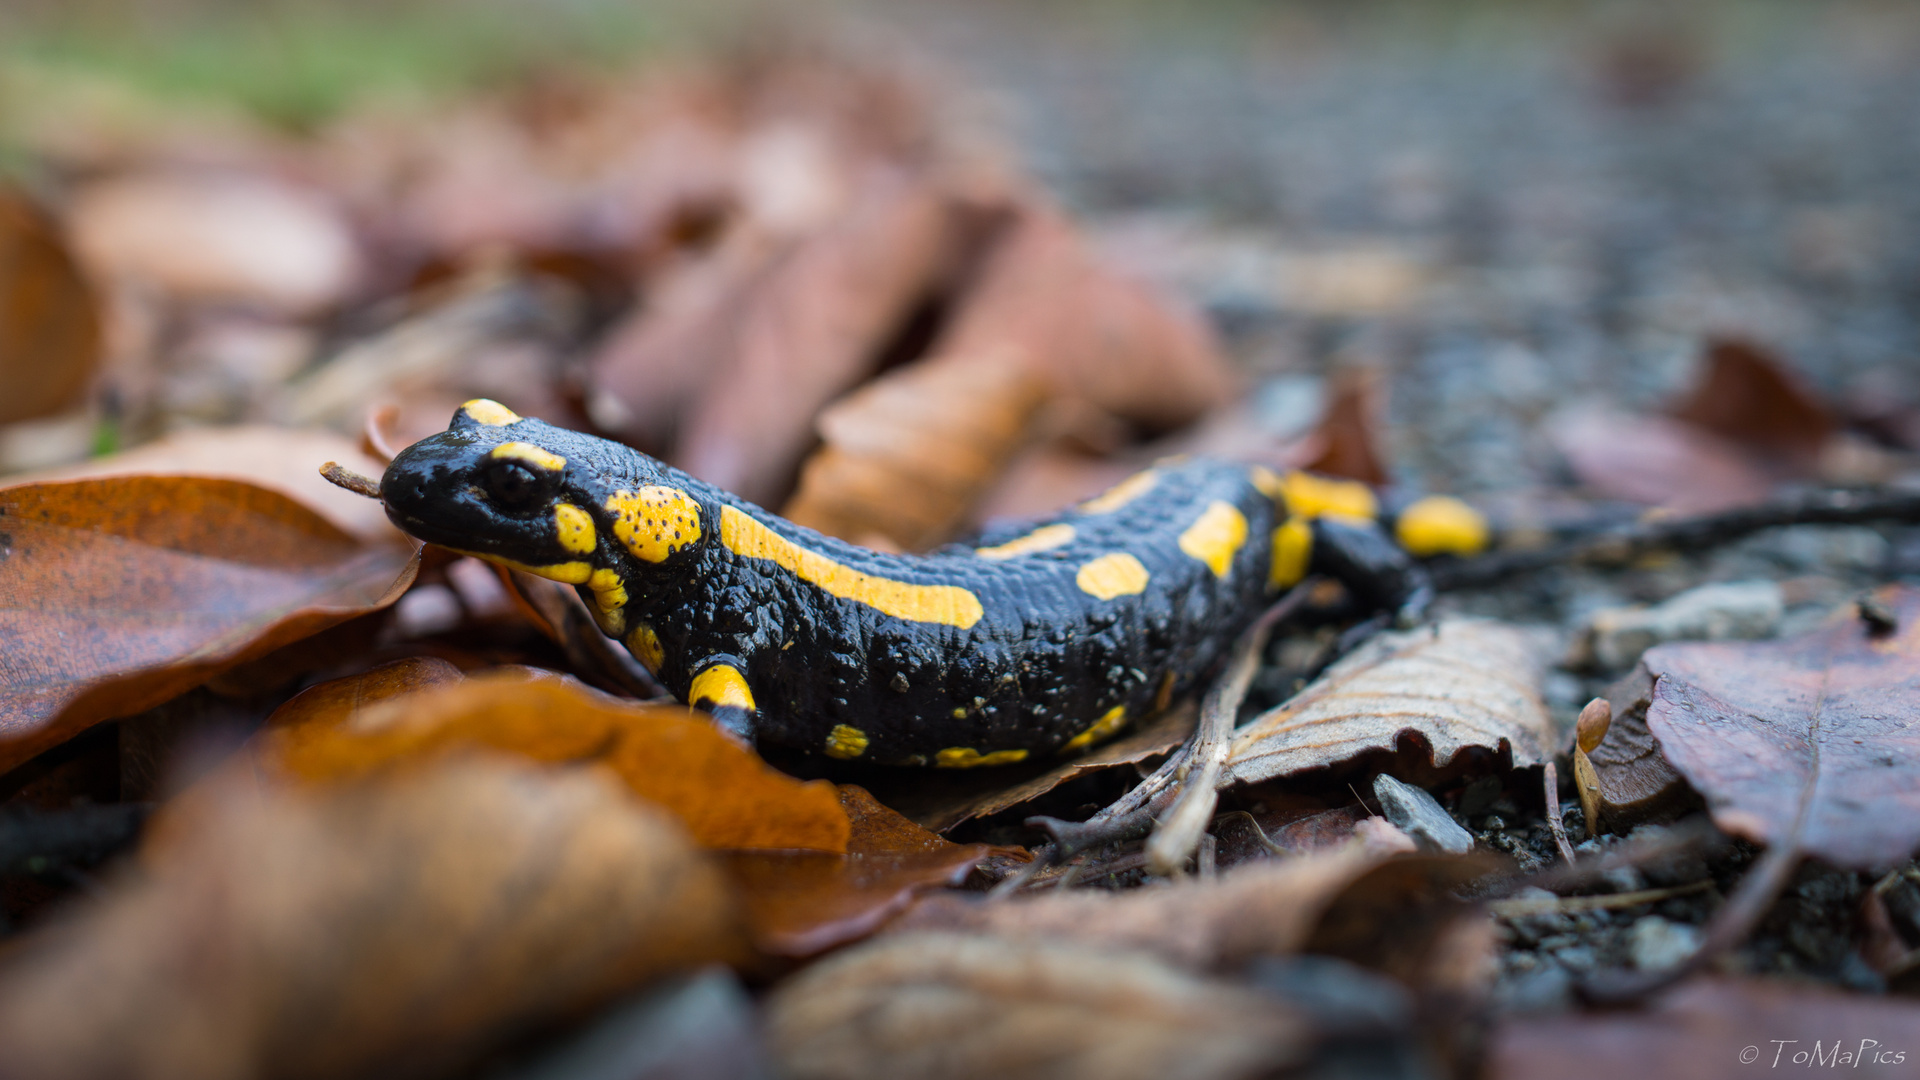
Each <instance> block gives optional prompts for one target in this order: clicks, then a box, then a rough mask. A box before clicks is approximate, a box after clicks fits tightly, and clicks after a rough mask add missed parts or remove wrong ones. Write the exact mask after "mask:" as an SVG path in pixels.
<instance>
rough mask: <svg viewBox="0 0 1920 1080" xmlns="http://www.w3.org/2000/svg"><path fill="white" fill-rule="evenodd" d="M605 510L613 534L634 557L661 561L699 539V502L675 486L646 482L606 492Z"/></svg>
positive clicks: (649, 560)
mask: <svg viewBox="0 0 1920 1080" xmlns="http://www.w3.org/2000/svg"><path fill="white" fill-rule="evenodd" d="M607 512H608V513H610V514H612V515H613V535H615V536H617V537H619V538H620V542H621V543H622V544H624V545H626V548H627V550H628V551H631V552H633V557H634V558H636V559H645V560H646V561H648V562H665V561H666V560H667V557H668V556H670V555H672V554H673V553H674V552H676V551H679V550H680V549H681V548H683V547H691V546H692V545H693V544H694V543H696V542H697V541H698V540H699V539H700V504H699V503H697V502H694V501H693V496H691V495H689V494H687V493H686V492H684V491H681V490H680V489H679V488H675V487H661V486H659V485H658V484H649V485H647V486H646V487H643V488H641V489H640V490H639V491H637V492H635V491H616V492H614V493H613V494H612V495H609V496H607Z"/></svg>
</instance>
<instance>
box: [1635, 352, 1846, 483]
mask: <svg viewBox="0 0 1920 1080" xmlns="http://www.w3.org/2000/svg"><path fill="white" fill-rule="evenodd" d="M1673 415H1674V416H1676V417H1678V418H1680V419H1681V420H1685V421H1686V422H1688V423H1690V424H1692V425H1694V426H1695V427H1697V428H1700V429H1701V430H1703V431H1708V432H1711V433H1713V434H1715V435H1718V436H1720V437H1721V438H1723V439H1726V440H1728V441H1730V442H1733V443H1736V444H1738V445H1740V446H1742V447H1745V448H1747V449H1748V450H1749V451H1752V452H1753V453H1755V454H1757V455H1759V456H1760V457H1761V458H1762V459H1763V460H1764V461H1765V462H1766V463H1767V464H1769V465H1772V466H1774V467H1775V468H1778V469H1780V470H1782V471H1785V472H1789V473H1797V474H1804V473H1808V472H1811V471H1812V470H1813V468H1814V467H1815V465H1816V464H1817V463H1818V462H1819V460H1820V452H1821V451H1822V450H1823V449H1825V448H1826V445H1827V440H1829V439H1831V438H1832V437H1833V433H1834V429H1835V424H1834V419H1833V413H1832V410H1831V409H1829V408H1828V407H1827V405H1826V403H1825V402H1823V401H1821V400H1820V399H1819V398H1817V397H1815V396H1814V395H1813V393H1812V392H1811V391H1810V390H1808V389H1807V388H1806V387H1804V386H1802V385H1801V384H1800V381H1799V379H1798V378H1796V377H1795V376H1794V375H1793V373H1792V372H1791V371H1789V370H1788V368H1787V367H1786V365H1785V364H1784V363H1782V362H1781V361H1780V359H1779V358H1777V357H1775V356H1772V355H1770V354H1769V353H1768V352H1767V351H1766V350H1764V349H1762V348H1761V347H1760V346H1758V345H1756V344H1754V343H1752V342H1749V341H1739V340H1734V339H1726V338H1723V339H1720V340H1717V341H1713V342H1710V343H1708V345H1707V356H1706V371H1705V372H1704V373H1703V374H1702V375H1701V377H1700V381H1699V383H1698V384H1697V385H1696V386H1694V388H1693V392H1692V393H1690V394H1688V395H1687V399H1686V400H1685V401H1683V402H1681V403H1680V404H1679V405H1678V406H1676V407H1675V408H1674V410H1673Z"/></svg>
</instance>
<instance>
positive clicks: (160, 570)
mask: <svg viewBox="0 0 1920 1080" xmlns="http://www.w3.org/2000/svg"><path fill="white" fill-rule="evenodd" d="M417 567H418V554H417V553H416V552H414V551H412V550H411V549H409V548H408V547H407V546H406V545H404V544H398V543H395V544H366V543H361V542H358V541H356V540H354V539H353V538H352V537H351V536H348V535H347V534H346V533H343V532H341V531H340V530H339V529H337V528H335V527H334V526H333V525H331V524H329V523H328V522H327V521H326V520H325V519H323V518H321V517H320V516H319V515H318V514H315V513H314V512H313V511H311V510H308V509H306V508H305V507H303V506H300V505H299V504H297V503H295V502H293V501H292V500H290V499H288V498H287V497H285V496H284V495H280V494H277V493H275V492H271V491H265V490H262V489H260V488H257V487H253V486H250V485H248V484H242V483H237V482H235V481H231V480H215V479H205V478H192V477H158V476H134V477H120V478H109V479H99V480H79V481H74V482H71V483H60V484H32V485H28V486H25V487H17V488H7V489H4V490H0V638H4V639H5V640H6V642H7V650H6V663H5V666H4V668H0V771H5V770H6V769H9V768H12V767H13V766H14V765H17V764H19V763H21V762H22V761H25V760H26V759H28V758H30V757H32V756H33V755H34V754H36V753H38V752H40V751H41V750H44V749H46V748H47V747H50V746H53V745H55V744H57V743H60V742H62V741H64V740H66V739H68V738H71V737H72V736H73V735H74V734H76V733H77V732H79V731H82V730H84V729H85V728H87V727H89V726H91V725H93V724H94V723H97V722H98V721H101V720H107V719H112V718H115V717H120V716H130V715H132V714H134V713H137V712H141V711H142V710H145V709H149V708H152V707H153V706H154V705H157V704H159V703H160V702H163V701H165V700H167V699H168V698H171V697H173V696H175V695H177V694H179V693H181V692H182V691H185V690H188V689H191V688H192V687H195V686H198V685H200V684H201V683H203V682H205V681H207V680H208V679H210V678H212V677H213V676H214V675H216V674H218V673H219V672H221V671H224V670H226V669H227V668H230V667H233V666H235V665H237V664H240V663H242V662H244V661H246V660H250V659H253V658H255V657H258V656H263V655H265V654H266V653H268V652H271V651H272V650H274V649H277V648H279V647H281V646H283V645H287V644H289V643H291V642H294V641H298V640H300V639H301V638H305V637H308V636H311V635H313V634H316V633H319V632H320V631H322V630H325V629H327V628H328V627H331V626H335V625H337V624H339V623H342V622H345V621H346V620H348V619H351V618H353V617H355V616H358V615H364V614H367V613H368V612H371V611H377V610H379V609H381V608H383V607H385V606H387V605H388V604H390V603H392V602H393V601H394V600H395V599H397V598H398V597H399V595H400V594H401V593H402V592H404V591H405V590H406V587H407V586H408V585H409V584H411V583H412V581H413V575H414V572H415V570H416V568H417Z"/></svg>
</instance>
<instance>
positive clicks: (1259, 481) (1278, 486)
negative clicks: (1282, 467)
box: [1247, 465, 1287, 501]
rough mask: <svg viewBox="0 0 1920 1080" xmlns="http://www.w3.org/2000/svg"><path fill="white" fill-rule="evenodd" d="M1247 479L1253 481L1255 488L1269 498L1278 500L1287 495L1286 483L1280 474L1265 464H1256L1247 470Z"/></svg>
mask: <svg viewBox="0 0 1920 1080" xmlns="http://www.w3.org/2000/svg"><path fill="white" fill-rule="evenodd" d="M1247 479H1249V480H1251V481H1253V486H1254V488H1255V489H1256V490H1258V491H1259V492H1260V494H1262V495H1265V496H1266V497H1267V498H1269V499H1273V500H1275V501H1278V500H1280V499H1283V498H1285V497H1286V494H1287V489H1286V485H1285V484H1284V483H1283V482H1282V481H1281V479H1280V474H1279V473H1277V472H1274V471H1273V470H1272V469H1269V468H1267V467H1266V466H1265V465H1255V466H1254V467H1253V468H1251V469H1249V470H1247Z"/></svg>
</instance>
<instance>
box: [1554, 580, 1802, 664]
mask: <svg viewBox="0 0 1920 1080" xmlns="http://www.w3.org/2000/svg"><path fill="white" fill-rule="evenodd" d="M1785 613H1786V602H1785V600H1784V599H1783V597H1782V596H1781V593H1780V586H1779V585H1778V584H1777V583H1775V582H1771V581H1739V582H1729V583H1724V584H1717V585H1702V586H1700V587H1699V588H1697V589H1689V590H1687V591H1686V592H1683V593H1681V594H1680V595H1678V596H1675V597H1673V598H1671V599H1669V600H1667V601H1666V602H1665V603H1661V604H1656V605H1654V606H1653V607H1647V608H1640V607H1631V608H1610V609H1608V610H1606V611H1601V612H1598V613H1596V614H1595V615H1594V616H1593V617H1592V619H1590V620H1589V621H1588V623H1587V626H1586V629H1585V631H1584V633H1583V635H1582V638H1583V641H1584V645H1585V648H1584V650H1583V652H1584V655H1583V656H1581V657H1579V659H1582V660H1585V661H1589V662H1591V663H1592V664H1593V665H1594V666H1597V667H1599V668H1602V669H1604V670H1619V669H1622V668H1626V667H1630V666H1631V665H1632V664H1633V663H1634V662H1635V661H1636V660H1638V659H1639V658H1640V654H1641V653H1643V652H1645V651H1647V650H1648V649H1650V648H1652V647H1653V646H1655V645H1659V644H1661V643H1662V642H1667V641H1732V640H1739V641H1746V640H1752V639H1756V638H1764V637H1771V636H1773V634H1774V633H1775V632H1776V631H1777V630H1778V629H1779V627H1780V620H1781V617H1782V616H1783V615H1785Z"/></svg>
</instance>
